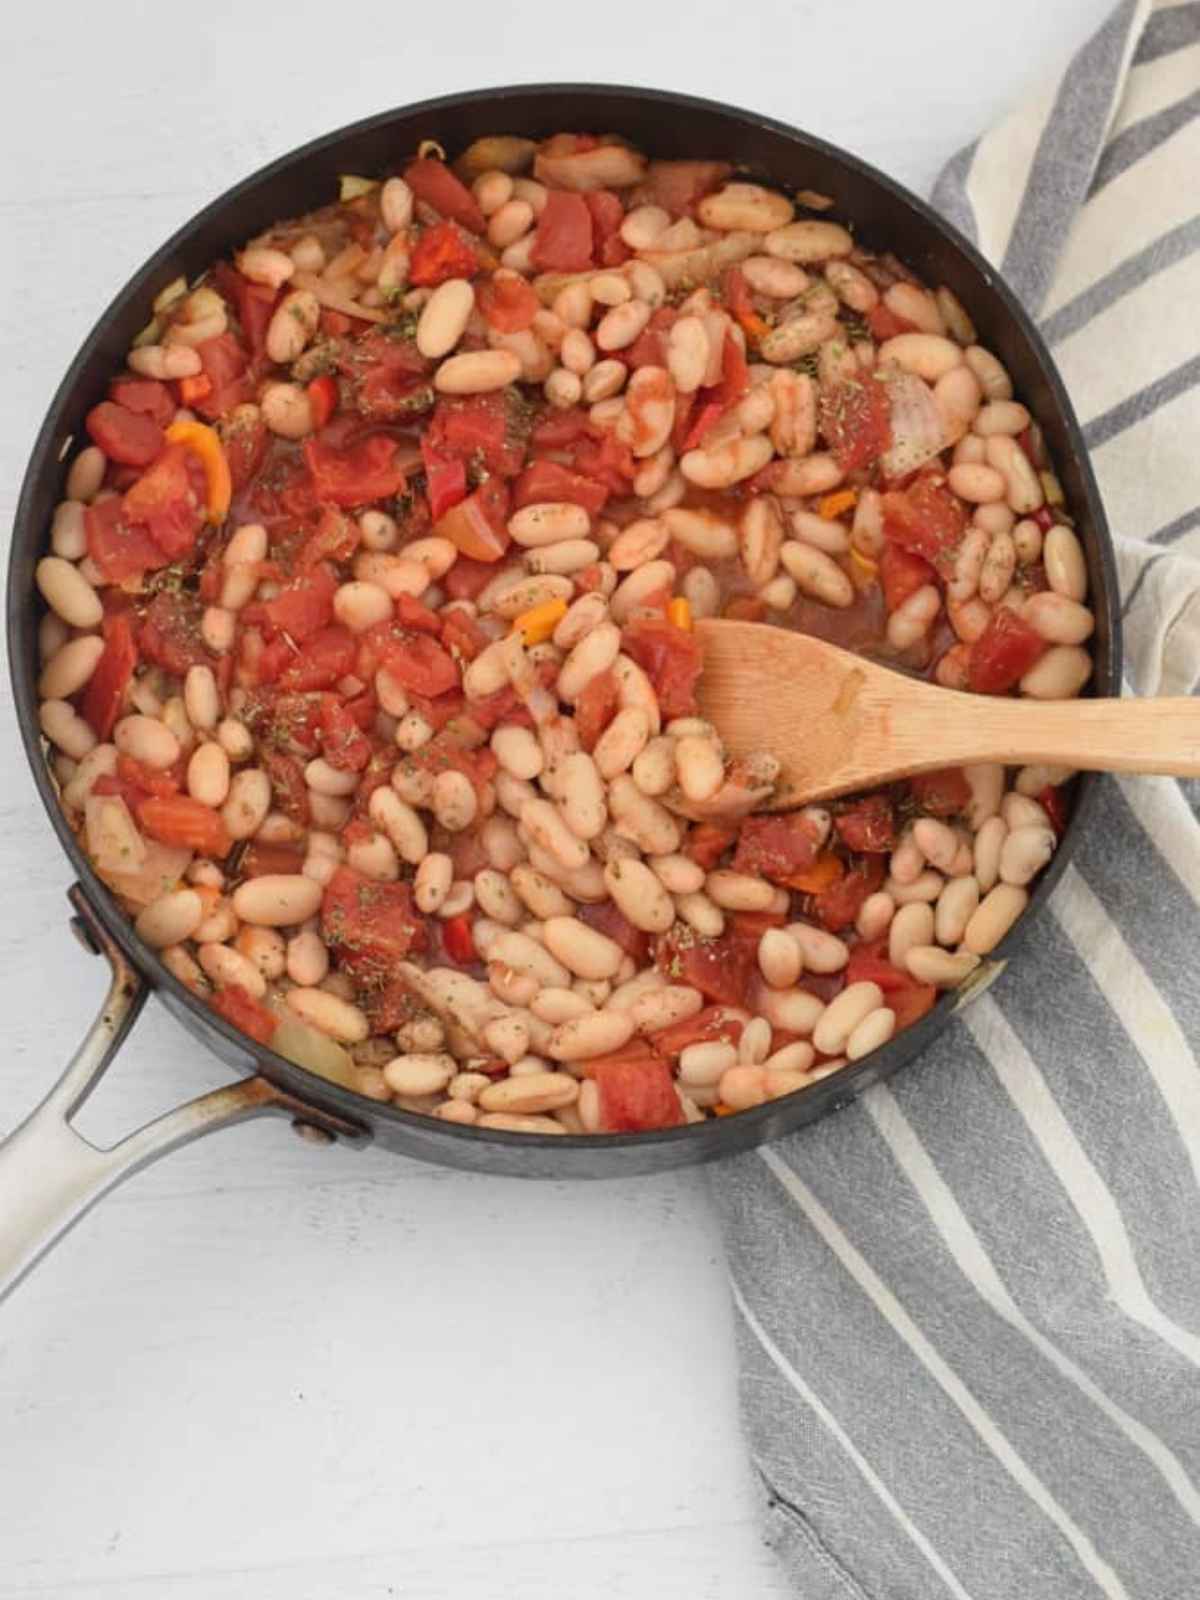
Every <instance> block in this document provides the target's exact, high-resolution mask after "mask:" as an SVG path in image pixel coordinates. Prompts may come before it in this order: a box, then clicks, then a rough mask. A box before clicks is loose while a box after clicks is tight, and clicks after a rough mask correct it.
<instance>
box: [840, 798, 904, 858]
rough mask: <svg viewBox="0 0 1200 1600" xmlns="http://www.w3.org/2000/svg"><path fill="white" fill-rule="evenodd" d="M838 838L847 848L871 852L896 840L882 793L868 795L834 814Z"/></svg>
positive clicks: (891, 844) (892, 821) (886, 802)
mask: <svg viewBox="0 0 1200 1600" xmlns="http://www.w3.org/2000/svg"><path fill="white" fill-rule="evenodd" d="M833 825H834V827H835V828H836V829H837V832H838V837H839V838H840V839H841V841H842V843H843V844H844V845H846V846H847V848H848V849H850V850H861V851H863V852H864V853H869V854H873V853H875V852H876V851H880V850H890V849H891V848H892V846H893V845H894V844H895V842H896V819H895V817H894V815H893V813H892V803H891V801H890V800H889V799H888V798H887V796H886V795H882V794H869V795H866V796H864V798H863V799H861V800H856V801H854V803H853V804H852V805H850V806H848V807H847V808H846V810H845V811H843V812H841V813H840V814H839V815H838V816H836V817H834V819H833Z"/></svg>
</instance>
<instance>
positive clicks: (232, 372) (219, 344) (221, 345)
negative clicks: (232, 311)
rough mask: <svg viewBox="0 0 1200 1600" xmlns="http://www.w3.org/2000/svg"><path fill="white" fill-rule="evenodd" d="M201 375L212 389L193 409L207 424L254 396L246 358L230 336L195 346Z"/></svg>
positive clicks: (219, 335)
mask: <svg viewBox="0 0 1200 1600" xmlns="http://www.w3.org/2000/svg"><path fill="white" fill-rule="evenodd" d="M196 354H197V355H198V356H199V357H200V365H201V368H202V370H203V372H204V376H205V377H206V378H207V379H208V381H209V383H210V384H211V385H212V388H211V389H210V390H209V392H208V394H206V395H205V396H204V397H203V398H202V399H200V400H197V401H196V402H195V408H196V410H197V411H198V412H199V413H200V415H201V416H202V417H206V418H207V419H208V421H209V422H215V421H216V419H217V418H218V417H224V416H225V415H226V413H227V412H230V411H232V410H233V408H234V407H235V406H240V405H243V404H245V402H246V401H248V400H251V399H253V397H254V385H253V384H252V383H251V381H250V378H249V376H248V375H247V372H246V355H245V352H244V351H243V349H242V347H241V345H240V344H239V343H238V342H237V340H236V339H235V338H234V336H233V335H232V334H231V333H219V334H218V335H217V336H216V338H215V339H205V340H204V341H203V343H201V344H198V345H197V346H196Z"/></svg>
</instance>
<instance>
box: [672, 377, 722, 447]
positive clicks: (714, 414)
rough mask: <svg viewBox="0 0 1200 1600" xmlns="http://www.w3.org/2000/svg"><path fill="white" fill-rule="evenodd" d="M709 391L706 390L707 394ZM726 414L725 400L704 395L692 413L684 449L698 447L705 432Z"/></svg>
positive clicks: (702, 440)
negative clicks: (707, 397)
mask: <svg viewBox="0 0 1200 1600" xmlns="http://www.w3.org/2000/svg"><path fill="white" fill-rule="evenodd" d="M707 393H708V391H707V390H706V391H705V394H707ZM724 415H725V405H724V402H723V401H721V400H710V399H706V398H704V395H702V396H701V397H700V398H699V400H698V401H697V403H696V405H695V407H694V408H693V410H692V412H691V414H690V418H689V422H688V431H687V433H686V435H685V436H684V439H683V443H682V446H681V448H682V449H684V450H695V449H697V448H698V447H699V446H700V445H701V444H702V443H703V442H704V436H705V434H707V433H708V432H709V431H710V430H711V429H712V428H714V427H716V425H717V423H718V422H720V420H721V418H722V417H723V416H724Z"/></svg>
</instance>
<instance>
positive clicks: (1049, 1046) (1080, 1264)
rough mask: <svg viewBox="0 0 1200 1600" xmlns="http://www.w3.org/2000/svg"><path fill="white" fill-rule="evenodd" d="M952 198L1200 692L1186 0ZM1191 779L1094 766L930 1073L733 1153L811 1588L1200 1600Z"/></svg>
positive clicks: (1191, 6) (1125, 39) (898, 1599)
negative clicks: (1005, 292)
mask: <svg viewBox="0 0 1200 1600" xmlns="http://www.w3.org/2000/svg"><path fill="white" fill-rule="evenodd" d="M934 198H935V201H936V203H937V204H938V205H939V206H940V207H941V209H942V210H943V211H944V212H945V213H946V215H947V216H949V217H950V218H951V219H952V220H953V221H954V222H955V223H956V224H957V225H958V226H959V227H960V228H961V229H962V230H963V231H964V232H965V233H967V234H968V235H969V236H970V237H971V238H972V239H974V240H975V241H976V242H977V243H978V245H979V246H980V248H981V249H982V250H983V251H984V252H985V253H986V254H987V255H988V256H989V257H990V258H991V259H992V260H993V261H994V262H996V263H997V264H998V265H999V266H1000V267H1001V269H1002V270H1003V272H1004V274H1005V276H1006V277H1007V278H1008V280H1009V282H1010V283H1011V284H1012V285H1013V286H1014V287H1015V289H1016V290H1017V291H1018V293H1019V294H1021V295H1022V296H1023V297H1024V299H1025V302H1026V304H1027V305H1028V306H1029V307H1030V309H1031V311H1032V312H1033V313H1034V314H1035V315H1036V316H1037V317H1038V318H1039V319H1040V321H1041V325H1042V328H1043V331H1044V332H1045V335H1046V337H1047V339H1048V341H1049V343H1050V345H1051V347H1052V349H1053V351H1054V354H1055V356H1056V358H1057V360H1058V363H1059V366H1060V368H1061V370H1062V373H1063V375H1064V377H1065V379H1066V382H1067V386H1068V388H1069V389H1070V391H1071V394H1072V396H1073V398H1074V402H1075V406H1076V408H1077V410H1078V411H1079V413H1080V415H1081V417H1082V418H1083V419H1084V421H1085V434H1086V437H1087V440H1088V443H1089V445H1090V447H1091V451H1092V455H1093V460H1094V463H1095V467H1096V471H1097V473H1098V476H1099V480H1100V488H1101V492H1102V494H1103V497H1104V500H1105V503H1106V505H1107V508H1108V514H1109V518H1110V520H1111V523H1112V526H1113V530H1114V534H1115V536H1116V542H1117V551H1118V560H1119V566H1120V573H1121V582H1122V593H1123V602H1124V607H1125V624H1126V629H1127V634H1126V639H1127V668H1126V670H1127V674H1128V686H1129V688H1130V690H1131V691H1133V692H1140V693H1145V694H1180V693H1189V692H1192V691H1194V690H1195V689H1196V687H1197V680H1198V678H1200V214H1198V210H1200V4H1197V3H1188V4H1174V5H1172V4H1166V3H1161V0H1160V3H1158V4H1151V3H1149V0H1126V3H1125V4H1122V5H1121V6H1120V7H1119V8H1118V9H1117V10H1116V11H1115V12H1114V13H1113V15H1112V17H1111V18H1110V19H1109V21H1108V22H1107V23H1106V24H1105V25H1104V26H1103V27H1102V28H1101V29H1100V31H1099V32H1098V33H1097V34H1096V35H1095V37H1094V38H1093V39H1092V40H1091V41H1090V42H1089V43H1088V44H1087V45H1085V46H1084V48H1083V49H1082V50H1080V52H1079V53H1078V55H1077V56H1076V57H1075V58H1074V60H1073V61H1072V62H1071V64H1070V65H1069V66H1068V67H1067V69H1066V71H1065V72H1064V73H1062V75H1061V76H1060V77H1059V78H1058V79H1057V81H1055V82H1054V83H1053V84H1052V85H1051V86H1050V87H1049V88H1048V89H1047V90H1046V91H1045V93H1043V94H1042V95H1040V96H1039V97H1038V98H1036V99H1035V100H1033V101H1031V102H1030V103H1029V104H1028V105H1026V106H1023V107H1022V108H1021V109H1019V110H1018V111H1017V112H1016V113H1015V114H1014V115H1013V116H1011V117H1010V118H1009V119H1008V120H1007V121H1006V122H1004V123H1002V124H1001V125H1000V126H999V127H997V128H995V129H993V130H992V131H991V132H990V133H988V134H986V135H985V136H984V137H983V138H981V139H980V140H979V141H978V142H977V143H976V144H975V145H973V146H971V147H970V148H969V149H968V150H965V151H963V152H962V154H961V155H959V156H958V157H956V158H955V160H953V161H952V162H951V163H950V165H949V166H948V167H947V169H946V171H945V173H944V174H943V176H942V178H941V180H940V181H939V183H938V185H937V187H936V189H935V192H934ZM1198 816H1200V787H1197V788H1191V789H1189V786H1187V785H1181V784H1178V783H1175V782H1173V781H1171V780H1168V779H1141V778H1128V779H1125V778H1121V779H1115V780H1111V779H1109V780H1105V781H1104V784H1103V788H1102V794H1101V796H1100V803H1099V804H1098V805H1097V807H1096V810H1095V812H1094V814H1093V818H1092V825H1091V828H1090V829H1089V831H1088V835H1087V837H1086V839H1084V840H1082V841H1081V842H1080V845H1079V848H1078V850H1077V853H1076V855H1075V856H1074V858H1073V861H1072V864H1071V866H1070V867H1069V868H1068V870H1067V872H1066V874H1065V876H1064V878H1063V881H1062V883H1061V885H1060V887H1059V890H1058V892H1057V893H1056V895H1055V896H1054V898H1053V900H1052V902H1051V906H1050V909H1049V912H1048V913H1047V914H1045V915H1043V916H1042V917H1041V918H1040V920H1039V922H1038V924H1037V925H1036V926H1035V927H1034V928H1032V929H1031V931H1030V933H1029V934H1028V936H1027V937H1026V940H1025V943H1024V945H1023V946H1022V948H1021V952H1020V959H1019V960H1017V961H1016V962H1015V963H1014V964H1013V967H1012V968H1011V969H1010V971H1009V972H1008V973H1007V974H1006V975H1005V976H1004V977H1003V978H1001V979H1000V980H999V981H998V982H997V983H996V984H995V985H994V986H993V987H992V988H991V990H990V991H989V992H988V993H987V994H986V995H984V996H983V997H982V998H980V999H978V1000H977V1001H976V1002H975V1003H974V1004H973V1005H970V1006H968V1007H967V1008H966V1009H965V1010H964V1011H963V1013H962V1014H961V1016H960V1017H959V1018H957V1019H956V1020H955V1021H954V1022H953V1023H952V1024H951V1025H950V1026H949V1027H948V1028H947V1029H946V1031H945V1032H944V1033H943V1034H942V1035H941V1037H940V1038H939V1040H938V1041H937V1043H936V1044H935V1045H934V1047H933V1048H932V1049H930V1050H929V1051H928V1053H927V1054H926V1055H925V1056H923V1057H922V1058H921V1060H920V1062H919V1063H917V1064H915V1065H914V1066H912V1067H910V1068H909V1069H908V1070H906V1071H905V1072H903V1073H901V1074H900V1075H899V1076H898V1077H896V1078H894V1079H893V1080H892V1081H891V1082H890V1083H889V1084H885V1085H880V1086H878V1087H876V1088H873V1089H872V1090H870V1092H869V1093H868V1094H866V1095H865V1096H864V1097H863V1099H862V1100H860V1101H858V1102H856V1103H855V1104H854V1105H853V1106H852V1107H851V1108H850V1109H848V1110H846V1111H844V1112H843V1113H841V1114H840V1115H838V1116H835V1117H830V1118H827V1119H826V1120H825V1121H824V1122H822V1123H820V1124H819V1125H817V1126H816V1127H814V1128H811V1129H808V1130H806V1131H805V1132H802V1133H799V1134H796V1135H794V1136H792V1137H791V1138H789V1139H786V1140H784V1141H782V1142H780V1143H778V1144H776V1145H774V1146H772V1147H769V1148H767V1149H765V1150H763V1151H761V1152H758V1153H756V1154H754V1155H749V1156H745V1157H740V1158H738V1159H737V1160H735V1161H732V1162H729V1163H726V1164H724V1165H722V1166H719V1167H717V1168H714V1169H713V1171H712V1176H711V1188H712V1193H713V1196H714V1199H715V1203H716V1205H717V1207H718V1210H719V1213H720V1216H721V1220H722V1223H723V1226H724V1230H725V1238H726V1245H727V1249H728V1255H729V1265H730V1275H731V1278H732V1285H733V1298H734V1302H735V1306H736V1318H737V1334H738V1341H739V1347H740V1353H741V1358H742V1375H741V1392H742V1400H743V1408H744V1417H745V1424H746V1430H747V1434H748V1437H749V1444H750V1449H751V1451H752V1454H753V1459H754V1464H755V1467H756V1469H757V1471H758V1473H759V1474H760V1475H761V1480H762V1487H763V1491H764V1494H765V1497H766V1502H767V1510H766V1517H767V1524H768V1536H769V1538H770V1540H771V1542H772V1543H773V1544H774V1546H775V1547H776V1549H777V1550H778V1552H779V1554H780V1556H781V1558H782V1559H783V1561H784V1563H785V1564H786V1566H787V1569H788V1572H789V1574H790V1576H791V1577H792V1579H793V1580H794V1584H795V1589H796V1592H797V1594H798V1595H800V1596H802V1597H803V1600H939V1597H941V1596H954V1597H956V1600H967V1597H970V1600H1091V1597H1093V1596H1106V1597H1109V1600H1200V1187H1198V1179H1200V1062H1198V1060H1197V1046H1198V1044H1200V981H1198V977H1197V967H1198V963H1200V821H1198Z"/></svg>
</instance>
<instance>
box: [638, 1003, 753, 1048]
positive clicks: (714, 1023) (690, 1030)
mask: <svg viewBox="0 0 1200 1600" xmlns="http://www.w3.org/2000/svg"><path fill="white" fill-rule="evenodd" d="M744 1026H745V1024H744V1023H743V1022H741V1021H740V1019H739V1018H737V1017H731V1016H730V1015H729V1010H728V1008H727V1007H726V1006H705V1008H704V1010H703V1011H697V1013H696V1015H695V1016H694V1017H684V1019H683V1020H682V1021H681V1022H672V1023H670V1024H668V1026H667V1027H665V1028H659V1029H658V1031H657V1032H656V1033H653V1034H651V1036H650V1042H651V1044H652V1045H653V1047H654V1049H655V1050H656V1051H657V1053H658V1054H659V1055H661V1056H665V1057H667V1059H668V1060H671V1061H673V1060H675V1058H676V1057H677V1056H678V1055H679V1053H680V1051H682V1050H686V1049H687V1047H688V1045H690V1044H710V1043H713V1042H715V1041H718V1040H720V1041H723V1042H724V1043H725V1044H736V1043H737V1042H738V1040H739V1039H740V1038H741V1036H742V1029H743V1027H744Z"/></svg>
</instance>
